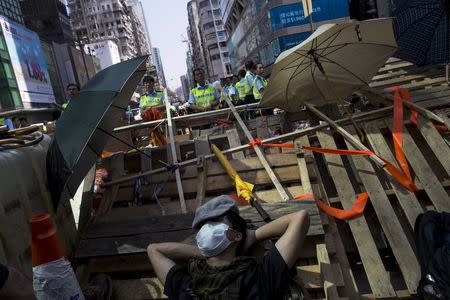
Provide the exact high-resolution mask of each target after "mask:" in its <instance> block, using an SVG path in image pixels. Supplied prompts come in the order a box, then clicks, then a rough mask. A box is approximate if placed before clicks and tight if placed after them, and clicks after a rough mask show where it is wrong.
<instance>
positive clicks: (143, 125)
mask: <svg viewBox="0 0 450 300" xmlns="http://www.w3.org/2000/svg"><path fill="white" fill-rule="evenodd" d="M258 105H259V103H252V104H246V105H240V106H237V107H236V109H237V110H246V109H248V108H257V107H258ZM230 111H231V109H230V108H223V109H218V110H211V111H207V112H201V113H195V114H189V115H184V116H178V117H174V118H172V122H174V123H176V122H182V121H189V120H195V119H204V118H207V117H213V116H219V115H223V114H227V113H229V112H230ZM161 122H163V123H165V122H168V118H166V119H162V120H155V121H149V122H142V123H138V124H132V125H126V126H122V127H117V128H114V132H121V131H125V130H131V129H140V128H149V127H153V126H157V125H158V124H160V123H161Z"/></svg>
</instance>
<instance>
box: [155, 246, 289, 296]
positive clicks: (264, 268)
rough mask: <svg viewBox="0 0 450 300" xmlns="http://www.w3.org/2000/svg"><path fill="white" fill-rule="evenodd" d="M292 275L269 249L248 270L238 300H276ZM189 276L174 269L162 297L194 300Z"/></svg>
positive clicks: (181, 269)
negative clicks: (190, 290)
mask: <svg viewBox="0 0 450 300" xmlns="http://www.w3.org/2000/svg"><path fill="white" fill-rule="evenodd" d="M292 276H293V274H292V272H291V270H289V268H288V266H287V265H286V263H285V262H284V260H283V257H281V254H280V252H278V249H277V248H276V247H273V248H272V249H270V250H269V251H268V252H267V253H266V255H264V257H263V258H262V261H261V262H259V263H257V264H255V265H254V267H253V268H249V270H248V271H247V272H246V274H245V276H244V284H243V286H241V297H240V299H252V300H263V299H277V298H280V297H281V295H282V294H283V292H284V291H285V288H286V287H287V285H288V283H289V280H290V279H291V278H292ZM191 281H192V278H191V275H189V273H188V271H187V270H186V268H184V267H182V266H180V265H175V266H173V267H172V268H171V269H170V271H169V273H168V274H167V277H166V282H165V284H164V293H165V294H166V295H167V296H168V297H169V299H171V300H194V299H195V298H193V297H192V296H191V295H190V294H189V293H188V292H187V289H189V288H190V287H191Z"/></svg>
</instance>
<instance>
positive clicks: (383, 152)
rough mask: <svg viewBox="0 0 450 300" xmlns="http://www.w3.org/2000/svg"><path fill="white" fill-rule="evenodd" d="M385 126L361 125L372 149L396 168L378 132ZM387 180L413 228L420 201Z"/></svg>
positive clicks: (376, 122) (420, 208) (395, 163)
mask: <svg viewBox="0 0 450 300" xmlns="http://www.w3.org/2000/svg"><path fill="white" fill-rule="evenodd" d="M385 126H386V124H385V123H384V122H381V121H372V122H369V123H367V124H365V125H364V126H363V127H364V129H365V131H366V134H367V140H368V142H369V144H370V145H371V146H372V148H373V150H374V151H375V152H376V153H377V154H378V155H380V156H381V157H383V158H384V159H386V160H388V161H390V162H391V163H392V164H393V165H394V166H395V167H397V168H398V164H397V160H396V159H395V158H394V155H393V154H392V151H391V149H389V146H388V144H387V142H386V140H385V139H384V137H383V134H382V133H381V132H380V128H383V127H385ZM389 182H390V184H391V185H392V188H393V191H392V192H393V193H395V195H396V196H397V199H398V202H399V203H400V206H401V207H402V210H403V212H404V213H405V216H406V219H407V220H408V223H409V226H410V229H411V230H414V225H415V222H416V219H417V216H418V215H419V214H421V213H423V209H422V206H420V203H419V201H418V200H417V198H416V195H415V194H414V193H413V192H411V191H408V190H407V189H405V188H404V187H403V186H402V185H400V183H398V182H397V181H396V180H390V181H389ZM385 193H386V191H385ZM386 194H387V193H386Z"/></svg>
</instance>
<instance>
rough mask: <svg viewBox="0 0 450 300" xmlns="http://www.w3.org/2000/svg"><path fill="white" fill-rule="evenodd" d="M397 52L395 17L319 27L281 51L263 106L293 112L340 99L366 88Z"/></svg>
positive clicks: (262, 101)
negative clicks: (306, 37) (304, 107)
mask: <svg viewBox="0 0 450 300" xmlns="http://www.w3.org/2000/svg"><path fill="white" fill-rule="evenodd" d="M396 50H397V44H396V42H395V37H394V33H393V30H392V20H391V19H375V20H368V21H363V22H351V23H341V24H326V25H323V26H320V27H319V28H318V29H317V30H316V31H315V32H314V33H313V34H312V35H311V36H310V37H309V38H308V39H307V40H305V41H304V42H303V43H301V44H300V45H298V46H296V47H294V48H291V49H289V50H287V51H284V52H283V53H281V54H280V56H279V57H278V59H277V60H276V62H275V64H274V67H273V70H272V75H271V77H270V80H269V86H268V87H267V90H266V91H265V92H264V95H263V98H262V100H261V104H260V105H261V106H263V107H278V108H282V109H284V110H286V111H292V112H294V111H298V110H299V109H300V106H301V105H304V104H305V103H309V104H314V105H317V106H321V105H324V104H327V103H330V102H338V101H340V100H342V99H344V98H345V97H347V96H349V95H351V94H352V93H353V92H355V91H357V90H359V89H360V88H362V87H364V86H367V85H368V82H370V80H371V79H372V77H373V76H374V75H375V74H376V73H377V71H378V70H379V69H380V68H381V67H382V66H383V65H384V63H385V62H386V60H387V59H388V58H389V57H391V55H392V54H393V53H395V51H396Z"/></svg>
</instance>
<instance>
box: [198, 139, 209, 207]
mask: <svg viewBox="0 0 450 300" xmlns="http://www.w3.org/2000/svg"><path fill="white" fill-rule="evenodd" d="M194 145H195V153H196V155H197V159H198V162H197V174H198V175H197V178H198V181H197V196H196V203H197V206H201V205H202V204H203V202H204V201H205V193H206V173H207V170H206V166H207V164H206V160H205V155H207V154H210V153H211V148H210V146H209V142H208V140H207V138H206V139H204V138H199V139H196V140H195V141H194Z"/></svg>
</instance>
